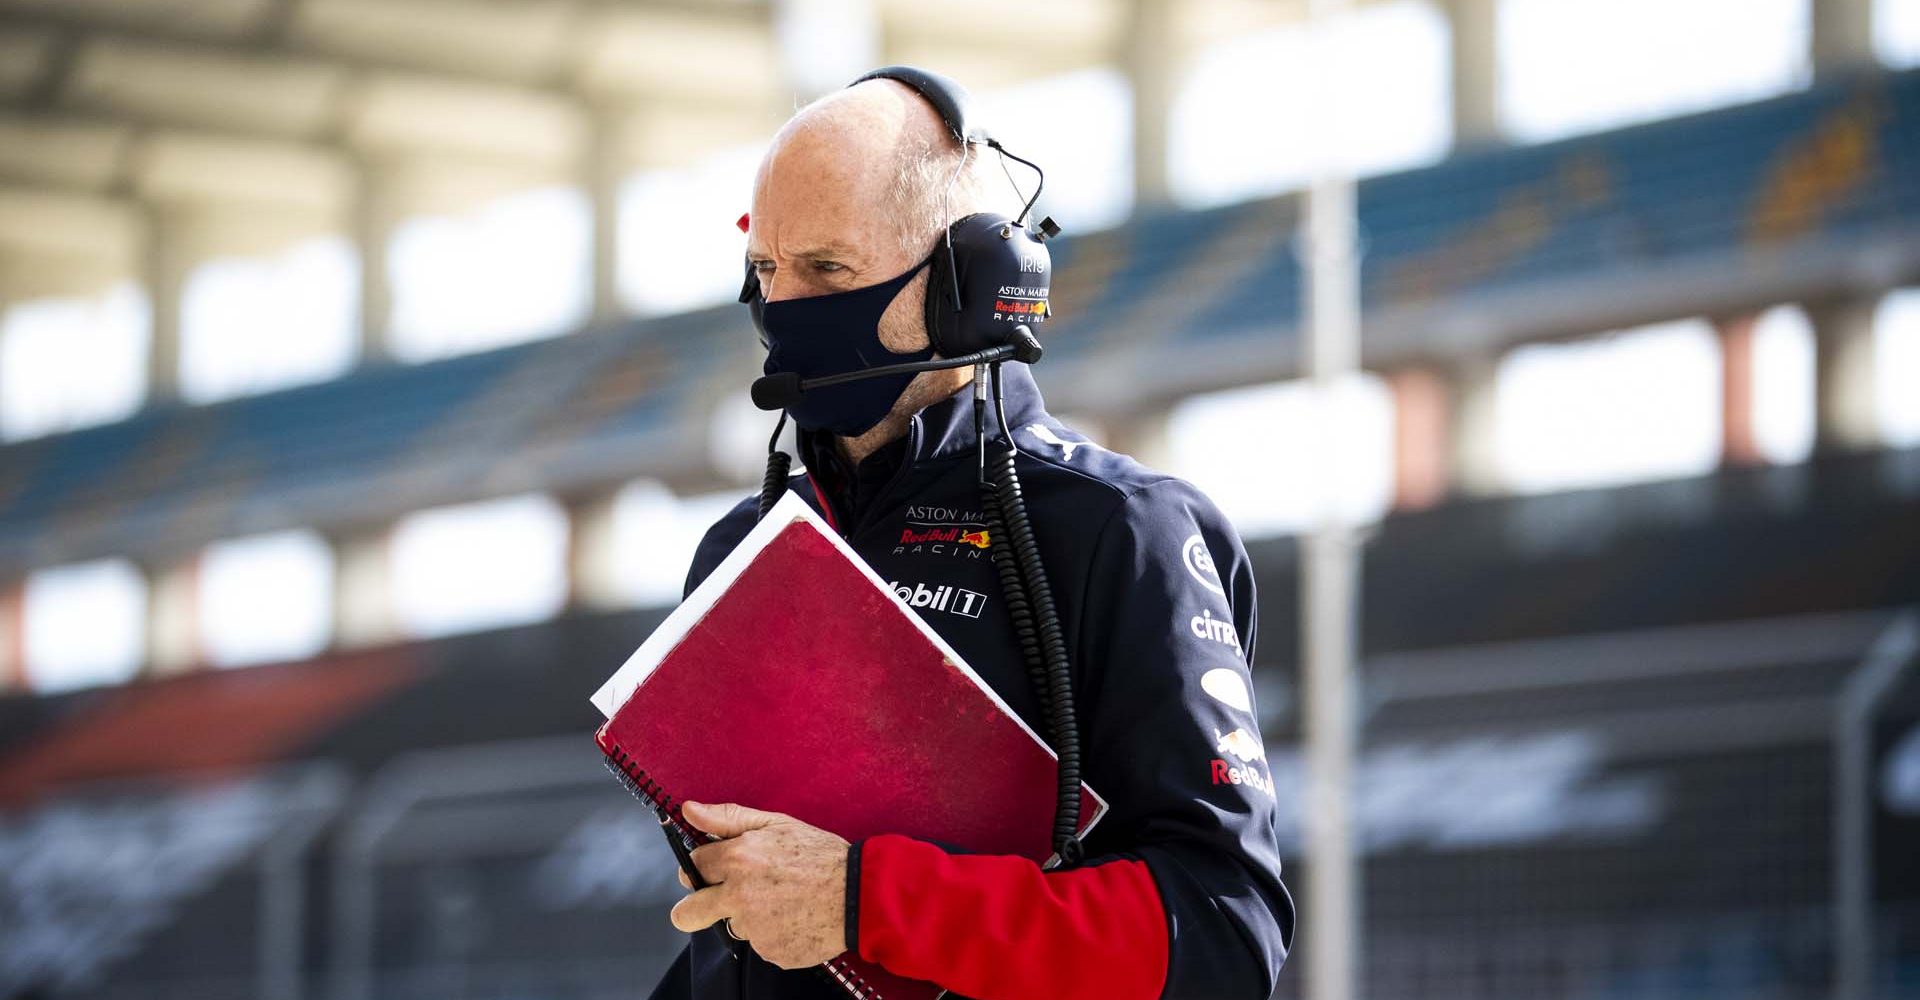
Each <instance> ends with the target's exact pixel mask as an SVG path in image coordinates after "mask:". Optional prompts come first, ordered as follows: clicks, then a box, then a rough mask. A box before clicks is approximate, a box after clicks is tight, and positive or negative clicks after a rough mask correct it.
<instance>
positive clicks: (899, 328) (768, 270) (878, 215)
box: [747, 128, 928, 352]
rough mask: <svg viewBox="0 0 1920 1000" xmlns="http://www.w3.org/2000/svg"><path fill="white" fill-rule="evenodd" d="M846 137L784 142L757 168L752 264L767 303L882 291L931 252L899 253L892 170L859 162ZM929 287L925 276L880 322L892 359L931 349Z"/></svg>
mask: <svg viewBox="0 0 1920 1000" xmlns="http://www.w3.org/2000/svg"><path fill="white" fill-rule="evenodd" d="M844 131H845V130H844V129H833V128H823V129H812V130H804V131H800V132H796V133H793V134H786V135H783V136H782V137H781V138H780V139H777V140H776V141H775V144H774V147H773V149H772V150H771V151H770V152H769V153H768V155H767V158H766V160H765V161H764V162H763V163H762V164H761V165H760V173H759V175H758V176H757V177H756V178H755V181H754V191H753V209H752V212H751V214H750V215H749V224H748V229H747V259H748V260H749V261H751V262H752V264H753V269H754V273H755V275H756V276H757V277H758V279H759V281H760V288H761V291H762V292H763V293H764V294H765V296H766V300H767V301H768V302H779V301H781V300H783V299H799V298H807V297H810V296H814V295H829V294H832V293H834V292H845V291H850V290H852V289H855V288H864V287H866V286H868V285H873V284H878V283H879V282H882V281H886V280H887V279H889V278H893V277H896V276H898V275H899V274H900V273H901V272H903V271H906V270H907V269H908V268H910V267H912V266H913V265H915V264H917V263H919V262H920V261H921V260H923V259H924V258H925V256H926V253H927V251H926V250H920V251H918V252H912V251H909V250H907V249H906V248H904V247H902V246H901V241H900V230H899V222H898V220H897V219H895V218H894V217H893V216H892V214H891V211H890V202H889V199H888V193H889V190H890V186H891V184H892V183H893V178H892V176H891V170H890V169H889V166H888V165H889V164H890V162H891V161H890V160H889V159H888V158H887V157H885V156H873V155H867V156H862V155H860V154H859V152H858V150H859V149H860V148H861V146H862V143H861V142H860V141H859V137H849V136H847V135H844V134H842V133H844ZM869 145H870V144H869ZM926 284H927V276H926V274H925V273H922V274H920V275H919V276H918V277H916V278H915V279H914V280H913V281H912V283H910V284H908V285H907V287H906V288H904V289H902V290H901V292H900V294H899V295H898V296H897V297H895V299H894V300H893V304H892V305H891V306H889V307H888V308H887V311H886V313H885V315H884V316H882V317H881V320H880V342H881V343H882V344H884V345H886V347H887V349H888V350H891V351H897V352H906V351H917V350H921V349H924V348H925V347H926V346H927V343H928V341H927V333H926V323H925V320H924V318H923V316H922V306H923V303H924V302H925V296H926Z"/></svg>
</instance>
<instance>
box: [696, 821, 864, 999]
mask: <svg viewBox="0 0 1920 1000" xmlns="http://www.w3.org/2000/svg"><path fill="white" fill-rule="evenodd" d="M680 811H681V814H682V815H684V816H685V817H686V818H687V822H689V823H692V824H693V825H694V826H696V827H699V828H700V829H702V830H704V831H706V832H708V833H711V834H714V835H716V836H719V837H722V838H725V839H722V840H718V841H715V842H713V843H711V844H702V845H700V846H699V847H697V848H694V851H693V863H694V865H695V866H696V867H698V868H699V869H700V874H701V875H703V876H705V877H706V880H707V881H708V882H709V883H711V884H710V885H709V886H708V887H707V888H705V889H701V890H699V891H697V892H694V893H693V894H691V895H689V896H687V897H686V898H685V899H682V900H681V901H680V902H679V903H676V904H675V905H674V907H673V914H672V917H673V926H675V927H677V928H679V929H680V930H683V931H687V932H688V933H691V932H693V931H697V930H700V929H701V928H703V927H709V926H712V925H713V924H714V923H715V922H716V921H720V920H726V921H728V922H729V924H730V926H731V927H732V928H733V933H734V934H736V935H738V936H739V937H741V938H744V939H746V941H747V942H748V943H749V944H751V945H752V946H753V950H754V951H755V952H756V953H757V954H759V956H760V957H761V958H764V959H766V960H767V961H769V962H772V963H773V964H775V965H777V966H779V967H781V968H783V969H801V968H805V967H807V966H809V965H819V964H820V963H822V962H824V961H826V960H827V959H830V958H832V957H833V956H835V955H838V954H840V953H841V952H843V951H845V950H847V931H846V917H847V904H846V896H847V842H846V841H845V840H842V839H841V838H839V837H836V836H834V835H833V834H831V833H828V832H827V831H825V830H822V829H819V828H818V827H812V826H808V825H807V824H805V823H802V822H800V821H799V820H797V819H794V818H793V817H791V816H785V815H782V814H780V813H772V812H761V811H760V810H758V809H748V808H747V807H745V806H738V805H733V804H730V803H729V804H723V805H702V804H700V803H698V802H683V803H681V804H680ZM680 884H681V885H685V886H688V888H692V886H691V885H689V884H688V881H687V873H686V872H684V871H683V872H681V873H680Z"/></svg>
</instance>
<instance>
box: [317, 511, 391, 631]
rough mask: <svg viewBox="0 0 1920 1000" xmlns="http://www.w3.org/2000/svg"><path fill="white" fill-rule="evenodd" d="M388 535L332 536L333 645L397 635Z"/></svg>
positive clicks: (375, 532) (384, 532) (380, 532)
mask: <svg viewBox="0 0 1920 1000" xmlns="http://www.w3.org/2000/svg"><path fill="white" fill-rule="evenodd" d="M391 534H392V533H391V531H389V530H386V529H379V530H372V531H365V532H358V533H354V534H347V535H341V536H336V537H335V538H333V539H332V543H333V548H334V566H335V567H336V568H335V570H334V574H333V616H334V625H333V642H334V645H335V646H336V647H339V648H342V649H354V648H358V647H362V646H378V645H380V644H382V643H387V642H392V641H393V640H395V639H397V638H399V635H400V627H399V621H398V616H397V615H396V614H395V612H394V606H393V570H392V557H391V551H390V550H391V546H390V544H389V541H390V537H391Z"/></svg>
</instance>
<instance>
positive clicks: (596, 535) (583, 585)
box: [567, 490, 626, 611]
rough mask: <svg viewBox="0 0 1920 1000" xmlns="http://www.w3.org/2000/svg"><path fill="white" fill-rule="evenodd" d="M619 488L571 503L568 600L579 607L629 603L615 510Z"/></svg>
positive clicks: (587, 607) (568, 533)
mask: <svg viewBox="0 0 1920 1000" xmlns="http://www.w3.org/2000/svg"><path fill="white" fill-rule="evenodd" d="M618 502H619V491H618V490H610V491H605V492H601V493H597V494H593V495H591V496H587V497H582V498H580V499H577V500H574V501H572V502H570V503H568V504H567V517H568V520H569V522H570V525H571V527H570V530H568V532H567V544H568V550H569V551H568V553H567V573H568V588H567V602H568V604H570V605H571V606H573V607H575V608H582V609H588V610H596V611H599V610H606V609H609V608H618V607H621V606H622V605H623V604H625V603H626V601H625V595H624V594H623V593H622V592H621V586H620V553H619V551H618V549H617V547H616V541H617V539H616V538H615V537H614V535H615V527H616V525H615V517H614V512H615V509H616V507H617V506H618Z"/></svg>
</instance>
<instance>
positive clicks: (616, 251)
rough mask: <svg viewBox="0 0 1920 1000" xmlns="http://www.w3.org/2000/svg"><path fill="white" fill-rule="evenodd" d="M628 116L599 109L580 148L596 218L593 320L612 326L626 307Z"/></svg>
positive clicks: (585, 183) (583, 182)
mask: <svg viewBox="0 0 1920 1000" xmlns="http://www.w3.org/2000/svg"><path fill="white" fill-rule="evenodd" d="M625 123H626V119H625V116H622V115H619V114H616V113H613V112H611V111H606V110H599V111H596V112H595V113H594V114H592V115H590V116H589V117H588V119H587V141H586V143H585V144H584V146H583V148H582V149H581V151H580V186H581V188H582V189H583V190H585V191H586V192H587V205H588V210H589V211H590V212H592V214H593V219H592V225H593V323H594V325H595V326H608V325H611V324H613V323H615V322H618V321H619V319H620V317H621V316H622V315H624V314H625V312H626V310H624V309H622V308H621V306H620V182H621V180H622V179H623V178H624V177H625V170H624V169H623V167H624V166H625V164H624V162H623V160H624V157H623V156H622V155H621V153H622V151H623V150H624V149H625V144H624V142H623V139H624V137H625V135H624V132H625V127H626V124H625Z"/></svg>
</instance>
